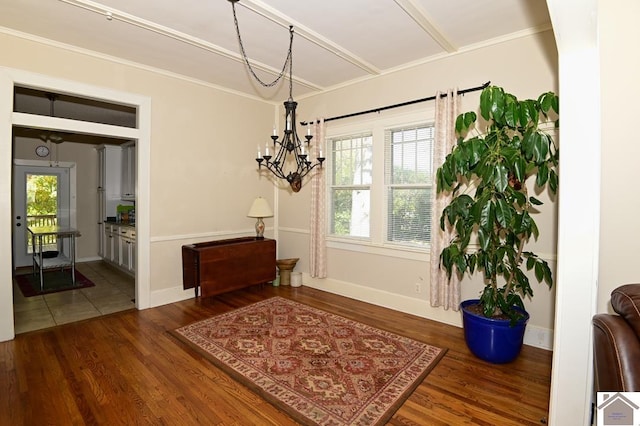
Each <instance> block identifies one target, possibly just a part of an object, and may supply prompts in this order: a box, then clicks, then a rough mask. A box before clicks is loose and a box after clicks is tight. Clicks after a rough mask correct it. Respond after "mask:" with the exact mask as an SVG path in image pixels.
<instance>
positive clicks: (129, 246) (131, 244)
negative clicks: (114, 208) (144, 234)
mask: <svg viewBox="0 0 640 426" xmlns="http://www.w3.org/2000/svg"><path fill="white" fill-rule="evenodd" d="M119 234H120V239H119V247H120V264H119V266H120V267H121V268H123V269H125V270H126V271H127V272H135V269H136V230H135V228H133V227H131V226H121V227H120V233H119Z"/></svg>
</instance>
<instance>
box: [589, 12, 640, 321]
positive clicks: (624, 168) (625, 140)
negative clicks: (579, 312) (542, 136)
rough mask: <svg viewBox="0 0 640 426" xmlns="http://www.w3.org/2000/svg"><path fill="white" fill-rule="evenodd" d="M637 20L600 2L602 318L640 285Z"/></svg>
mask: <svg viewBox="0 0 640 426" xmlns="http://www.w3.org/2000/svg"><path fill="white" fill-rule="evenodd" d="M638 16H640V3H639V2H637V1H632V0H624V1H616V2H599V13H598V17H599V21H598V24H599V31H598V35H599V45H600V64H601V66H600V73H601V92H600V93H601V94H600V96H601V100H602V109H601V112H602V135H601V137H602V142H601V149H602V170H601V173H602V193H601V201H602V203H601V207H600V211H601V228H600V238H601V246H600V275H599V280H598V306H597V309H598V312H612V310H611V304H610V299H611V298H610V295H611V291H612V290H613V289H615V288H616V287H618V286H620V285H623V284H628V283H640V269H639V268H638V266H637V265H638V248H637V242H638V239H639V238H640V221H638V220H637V212H638V211H640V196H638V191H637V190H636V189H635V188H636V186H635V182H636V180H637V179H638V177H637V170H638V161H639V159H640V143H638V141H637V137H636V133H637V130H636V129H637V123H638V119H637V117H638V111H637V108H636V107H635V100H636V99H639V98H640V79H639V78H638V69H640V54H638V53H637V52H636V51H635V50H633V49H632V50H630V49H629V43H630V42H631V41H637V40H640V28H639V27H638V25H637V23H636V22H635V21H636V20H637V19H636V18H637V17H638ZM621 28H624V31H621V30H620V29H621ZM586 172H587V171H586V170H585V173H586Z"/></svg>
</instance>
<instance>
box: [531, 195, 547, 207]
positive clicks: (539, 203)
mask: <svg viewBox="0 0 640 426" xmlns="http://www.w3.org/2000/svg"><path fill="white" fill-rule="evenodd" d="M529 202H530V203H531V204H533V205H536V206H541V205H542V204H544V203H543V202H542V201H540V200H538V199H537V198H536V197H529Z"/></svg>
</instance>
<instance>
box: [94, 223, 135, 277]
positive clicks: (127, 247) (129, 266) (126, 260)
mask: <svg viewBox="0 0 640 426" xmlns="http://www.w3.org/2000/svg"><path fill="white" fill-rule="evenodd" d="M102 259H103V260H104V261H105V262H108V263H109V264H111V265H112V266H115V267H117V268H118V269H120V270H122V271H124V272H127V273H129V274H131V275H135V271H136V263H137V259H136V228H135V227H133V226H131V225H128V224H120V223H107V224H106V227H105V249H104V254H103V256H102Z"/></svg>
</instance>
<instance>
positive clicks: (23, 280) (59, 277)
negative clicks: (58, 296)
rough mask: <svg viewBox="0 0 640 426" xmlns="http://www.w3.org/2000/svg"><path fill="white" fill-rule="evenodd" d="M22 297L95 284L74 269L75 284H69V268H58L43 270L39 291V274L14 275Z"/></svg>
mask: <svg viewBox="0 0 640 426" xmlns="http://www.w3.org/2000/svg"><path fill="white" fill-rule="evenodd" d="M14 279H15V280H16V283H17V284H18V287H19V288H20V291H21V292H22V295H23V296H24V297H32V296H40V295H43V294H50V293H57V292H60V291H67V290H76V289H80V288H87V287H94V286H95V284H94V283H93V282H92V281H91V280H90V279H89V278H87V277H85V276H84V275H82V274H81V273H80V272H78V270H76V285H75V286H74V285H72V284H71V270H70V269H65V270H63V271H61V270H60V269H56V270H49V271H45V272H44V289H43V291H40V276H39V275H38V274H37V273H36V274H35V275H34V274H32V273H28V274H24V275H16V276H15V277H14Z"/></svg>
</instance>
